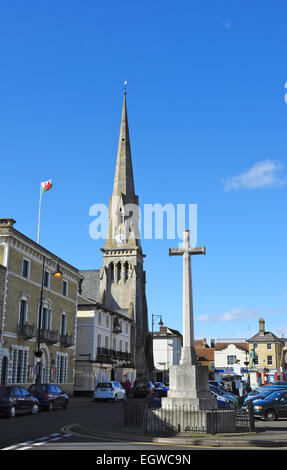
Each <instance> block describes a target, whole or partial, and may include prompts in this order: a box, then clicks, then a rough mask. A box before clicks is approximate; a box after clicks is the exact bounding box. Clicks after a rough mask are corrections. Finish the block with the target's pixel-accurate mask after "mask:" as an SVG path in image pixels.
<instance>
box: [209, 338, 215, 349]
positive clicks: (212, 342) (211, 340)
mask: <svg viewBox="0 0 287 470" xmlns="http://www.w3.org/2000/svg"><path fill="white" fill-rule="evenodd" d="M210 347H211V348H215V339H213V338H211V339H210Z"/></svg>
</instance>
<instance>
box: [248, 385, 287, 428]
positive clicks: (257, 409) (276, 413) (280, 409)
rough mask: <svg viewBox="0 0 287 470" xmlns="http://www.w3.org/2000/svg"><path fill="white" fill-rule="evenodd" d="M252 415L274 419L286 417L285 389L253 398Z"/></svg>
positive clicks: (286, 401)
mask: <svg viewBox="0 0 287 470" xmlns="http://www.w3.org/2000/svg"><path fill="white" fill-rule="evenodd" d="M253 406H254V416H255V417H256V418H264V419H265V421H274V420H275V419H278V418H287V390H275V391H273V392H272V393H270V394H269V395H267V396H266V397H265V398H261V399H258V400H253Z"/></svg>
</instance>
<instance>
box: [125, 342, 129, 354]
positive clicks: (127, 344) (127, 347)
mask: <svg viewBox="0 0 287 470" xmlns="http://www.w3.org/2000/svg"><path fill="white" fill-rule="evenodd" d="M125 351H126V353H127V352H128V351H129V343H128V342H127V341H126V344H125Z"/></svg>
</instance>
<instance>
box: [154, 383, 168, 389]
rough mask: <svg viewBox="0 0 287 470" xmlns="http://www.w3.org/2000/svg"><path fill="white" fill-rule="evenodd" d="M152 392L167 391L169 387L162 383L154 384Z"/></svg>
mask: <svg viewBox="0 0 287 470" xmlns="http://www.w3.org/2000/svg"><path fill="white" fill-rule="evenodd" d="M153 384H154V390H168V389H169V387H168V386H167V385H165V383H163V382H154V383H153Z"/></svg>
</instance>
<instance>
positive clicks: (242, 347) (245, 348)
mask: <svg viewBox="0 0 287 470" xmlns="http://www.w3.org/2000/svg"><path fill="white" fill-rule="evenodd" d="M231 344H233V345H234V346H235V347H236V348H238V349H240V350H241V351H248V350H249V344H248V343H233V342H230V343H216V345H215V350H216V351H223V349H227V348H228V346H230V345H231Z"/></svg>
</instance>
